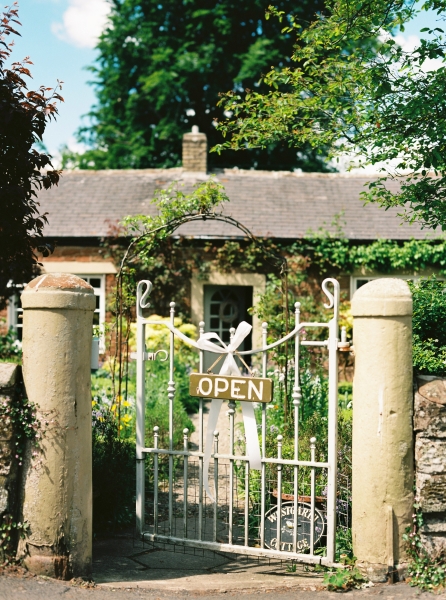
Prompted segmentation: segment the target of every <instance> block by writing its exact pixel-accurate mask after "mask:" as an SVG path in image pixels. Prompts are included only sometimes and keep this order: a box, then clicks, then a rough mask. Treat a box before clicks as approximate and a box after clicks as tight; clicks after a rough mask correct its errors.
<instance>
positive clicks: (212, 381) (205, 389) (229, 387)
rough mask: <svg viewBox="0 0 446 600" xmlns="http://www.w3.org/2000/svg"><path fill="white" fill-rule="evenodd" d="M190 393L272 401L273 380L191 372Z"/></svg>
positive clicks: (212, 396)
mask: <svg viewBox="0 0 446 600" xmlns="http://www.w3.org/2000/svg"><path fill="white" fill-rule="evenodd" d="M189 393H190V395H191V396H196V397H198V398H222V399H223V400H242V401H243V402H271V401H272V399H273V380H272V379H268V378H266V377H241V376H236V377H233V376H229V375H209V374H207V373H191V375H190V376H189Z"/></svg>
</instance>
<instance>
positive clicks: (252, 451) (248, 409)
mask: <svg viewBox="0 0 446 600" xmlns="http://www.w3.org/2000/svg"><path fill="white" fill-rule="evenodd" d="M240 404H241V405H242V412H243V424H244V426H245V438H246V450H247V454H248V457H249V467H250V469H256V470H257V471H260V470H261V468H262V458H261V455H260V444H259V436H258V435H257V423H256V417H255V413H254V406H253V405H252V403H251V402H240Z"/></svg>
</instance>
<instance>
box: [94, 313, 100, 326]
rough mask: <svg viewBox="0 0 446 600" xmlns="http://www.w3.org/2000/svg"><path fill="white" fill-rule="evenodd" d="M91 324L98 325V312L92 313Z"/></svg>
mask: <svg viewBox="0 0 446 600" xmlns="http://www.w3.org/2000/svg"><path fill="white" fill-rule="evenodd" d="M93 325H99V313H98V312H95V313H93Z"/></svg>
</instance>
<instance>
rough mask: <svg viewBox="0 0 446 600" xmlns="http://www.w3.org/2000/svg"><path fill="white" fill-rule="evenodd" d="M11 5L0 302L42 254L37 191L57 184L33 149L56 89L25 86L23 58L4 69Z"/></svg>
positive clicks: (0, 127) (0, 51)
mask: <svg viewBox="0 0 446 600" xmlns="http://www.w3.org/2000/svg"><path fill="white" fill-rule="evenodd" d="M16 24H18V25H20V23H19V21H18V11H17V8H16V5H14V6H13V7H11V8H9V9H6V11H5V12H4V13H3V18H2V22H1V24H0V198H1V207H2V210H1V214H0V303H2V302H3V303H4V301H5V299H6V298H7V297H8V296H9V295H11V293H12V292H13V291H14V286H15V285H17V284H19V285H20V284H23V282H25V281H28V280H29V279H30V278H31V276H32V273H33V270H34V268H35V266H36V263H37V258H36V255H35V251H36V249H38V250H39V251H40V252H43V253H44V254H45V253H46V254H48V252H49V251H50V248H49V247H48V246H46V245H45V244H44V242H43V237H42V230H43V227H44V225H45V223H46V222H47V219H46V216H45V215H44V214H41V213H40V211H39V203H38V202H37V190H39V189H42V188H45V189H47V188H49V187H51V186H52V185H54V184H57V182H58V180H59V174H60V172H59V171H56V170H52V169H49V168H48V167H51V157H50V156H48V154H46V153H45V152H39V151H38V150H36V147H35V146H36V143H37V142H39V141H41V140H42V135H43V132H44V131H45V127H46V124H47V123H48V121H49V120H50V119H52V118H54V115H55V114H56V113H57V109H56V105H55V101H56V100H62V97H61V96H60V95H59V94H58V93H57V91H56V90H53V89H51V88H45V87H43V86H42V87H40V89H39V91H37V92H36V91H28V89H27V85H26V83H25V80H24V77H31V73H30V71H29V68H28V65H30V64H32V63H31V61H30V59H29V58H28V57H27V58H25V59H24V60H23V61H22V62H13V63H12V64H11V66H10V67H9V68H8V67H7V66H6V62H7V61H8V60H9V59H10V57H11V52H12V46H13V43H9V44H8V43H7V41H6V40H7V39H8V36H10V35H13V34H16V35H20V34H19V33H18V31H16V29H14V27H16Z"/></svg>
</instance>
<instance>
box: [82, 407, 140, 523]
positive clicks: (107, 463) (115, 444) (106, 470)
mask: <svg viewBox="0 0 446 600" xmlns="http://www.w3.org/2000/svg"><path fill="white" fill-rule="evenodd" d="M135 465H136V453H135V443H134V442H132V441H129V440H125V439H122V438H119V437H118V426H117V423H116V420H115V418H114V416H113V413H112V412H111V411H110V409H109V407H108V406H106V405H99V404H97V405H96V406H95V407H94V408H93V527H94V530H95V532H101V531H113V530H115V529H117V528H120V527H123V526H126V525H130V524H131V523H132V522H133V520H134V514H135V485H136V480H135V471H136V469H135Z"/></svg>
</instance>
